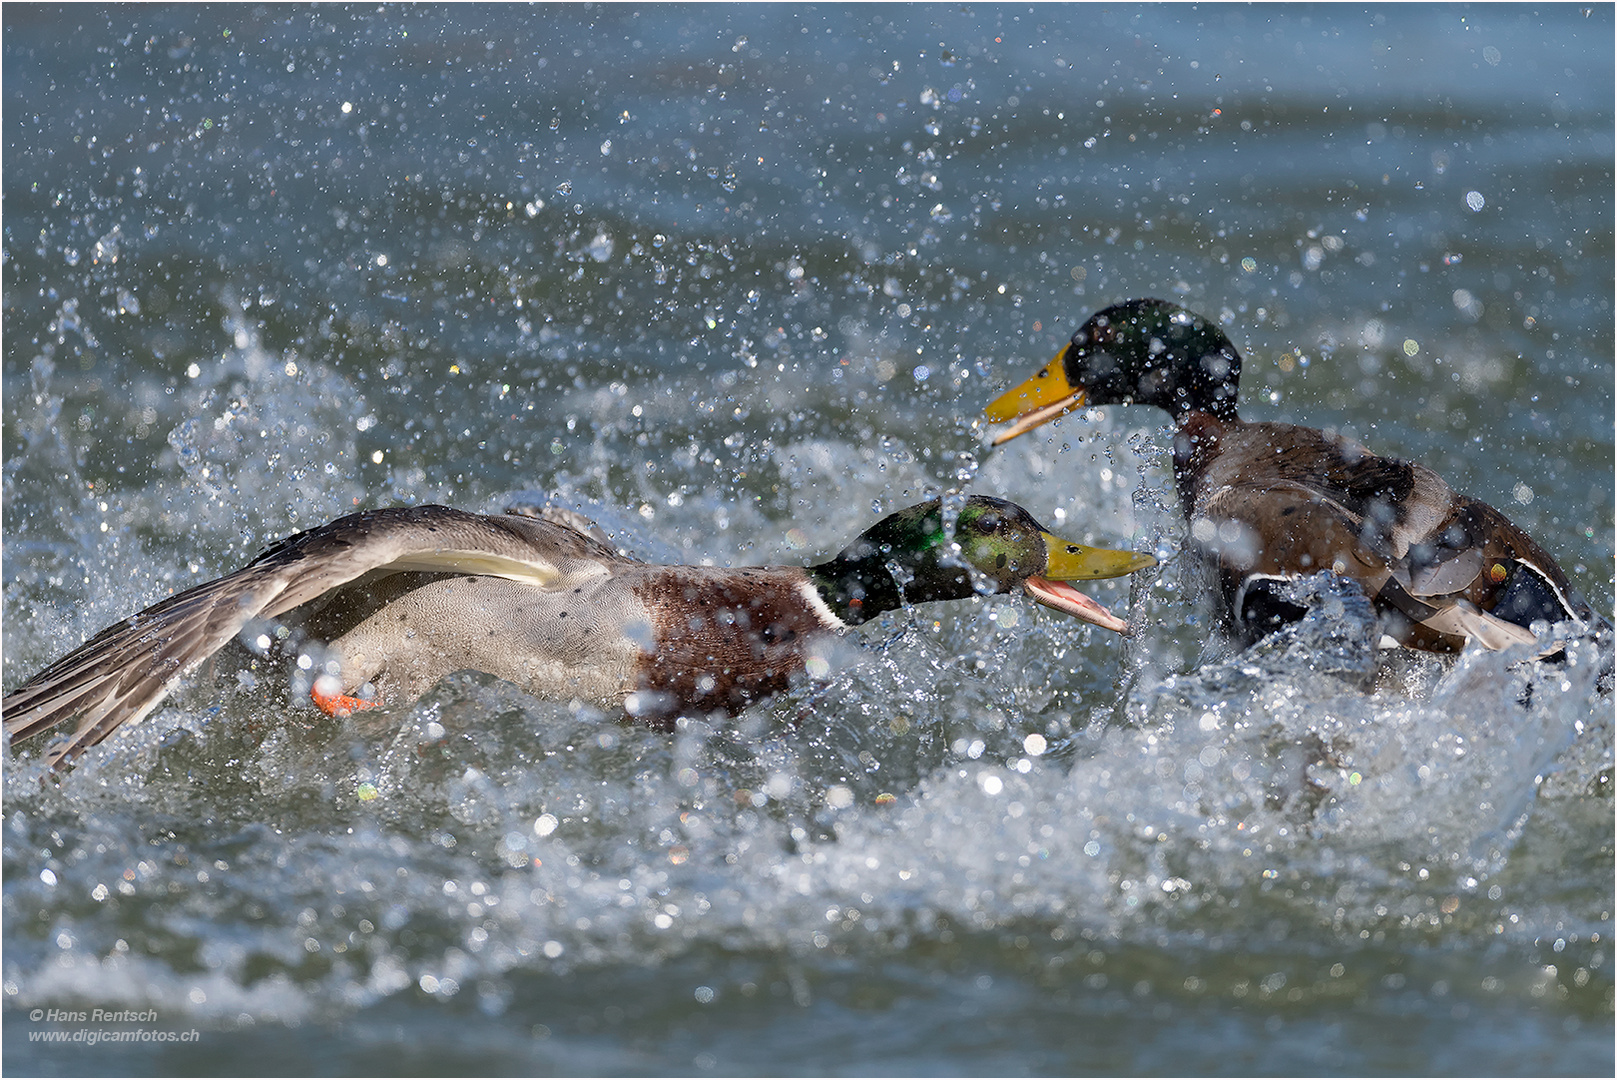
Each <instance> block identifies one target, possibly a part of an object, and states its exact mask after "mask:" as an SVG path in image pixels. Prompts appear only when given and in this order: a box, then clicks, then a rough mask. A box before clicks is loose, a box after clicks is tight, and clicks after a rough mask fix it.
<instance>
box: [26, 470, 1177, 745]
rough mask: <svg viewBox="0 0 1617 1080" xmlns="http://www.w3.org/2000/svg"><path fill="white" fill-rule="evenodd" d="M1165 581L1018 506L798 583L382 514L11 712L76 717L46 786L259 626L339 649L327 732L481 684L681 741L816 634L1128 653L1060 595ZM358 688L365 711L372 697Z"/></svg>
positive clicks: (594, 531) (861, 555)
mask: <svg viewBox="0 0 1617 1080" xmlns="http://www.w3.org/2000/svg"><path fill="white" fill-rule="evenodd" d="M1154 562H1155V560H1153V559H1152V558H1151V557H1150V556H1149V555H1140V554H1136V553H1134V552H1129V551H1109V550H1105V549H1101V548H1090V547H1085V546H1083V545H1081V544H1073V543H1068V542H1067V541H1065V540H1062V539H1060V538H1058V537H1056V536H1053V535H1051V534H1050V533H1049V532H1048V531H1046V530H1045V529H1044V527H1043V526H1041V525H1040V524H1039V523H1038V522H1037V521H1036V520H1034V518H1033V516H1032V515H1031V514H1029V513H1028V512H1027V511H1026V510H1024V509H1022V508H1021V507H1020V506H1017V505H1015V504H1014V503H1009V502H1005V501H1004V500H1001V499H994V498H990V497H987V496H982V495H975V496H972V497H971V498H969V499H967V500H965V502H964V505H963V506H962V507H961V508H960V511H959V515H958V517H957V520H956V521H955V524H954V527H953V529H952V530H950V529H949V528H947V527H946V525H945V521H944V512H943V507H942V505H941V502H940V500H937V499H934V500H932V501H931V502H927V503H922V504H920V505H918V506H912V507H910V508H908V509H906V510H901V511H899V512H898V513H896V514H893V515H891V516H890V517H887V518H884V519H883V520H882V521H880V522H878V523H877V524H876V525H874V526H873V527H871V528H870V529H869V530H867V531H866V532H865V533H864V534H862V535H861V536H860V537H859V538H858V539H857V540H855V541H854V542H853V543H852V544H850V545H849V546H848V547H847V548H845V549H844V550H843V551H842V552H841V553H840V554H839V555H837V557H836V558H834V559H832V560H830V561H829V562H825V563H821V564H819V565H817V566H811V567H807V568H802V567H757V568H738V569H725V568H720V567H704V566H658V565H652V564H648V563H643V562H640V561H638V560H635V559H633V558H629V557H627V556H625V555H623V554H621V553H620V552H619V551H618V550H616V549H615V548H613V547H612V546H611V545H610V544H609V542H607V541H606V536H605V533H604V532H602V531H601V530H600V529H599V528H598V527H596V526H594V524H593V523H592V522H590V521H589V520H588V519H587V518H583V517H582V516H581V515H577V514H573V513H571V512H569V511H559V512H557V511H541V512H538V513H533V512H529V511H508V512H507V513H505V514H500V515H492V516H487V515H482V514H473V513H468V512H466V511H463V510H454V509H450V508H449V507H444V506H415V507H407V508H393V509H384V510H369V511H365V512H362V513H357V514H350V515H349V516H347V517H343V518H339V519H337V520H336V521H333V522H331V523H330V524H327V525H322V526H320V527H318V528H315V529H310V530H308V531H307V532H301V533H298V534H297V535H295V536H292V537H289V538H287V539H285V540H281V541H279V542H277V543H275V544H273V545H271V546H270V547H269V548H268V549H267V550H265V551H264V553H263V554H262V555H260V556H259V557H258V558H256V559H254V560H253V561H252V562H251V563H249V564H248V565H247V566H245V567H243V568H242V569H240V570H238V571H236V572H235V573H233V574H230V575H227V576H226V577H222V578H219V579H218V580H216V581H210V582H207V583H206V584H202V585H197V586H195V587H193V588H190V589H187V590H185V591H184V592H181V593H178V594H176V595H174V596H171V597H169V598H168V599H166V600H163V601H161V602H159V603H157V604H154V605H152V606H151V607H149V608H147V609H146V610H144V611H142V612H140V613H139V614H136V615H133V616H130V617H129V618H127V619H125V620H123V621H122V622H119V623H116V624H115V625H113V626H110V627H108V628H107V629H105V630H103V631H101V633H99V634H97V635H96V636H95V637H94V638H92V639H90V640H89V641H88V642H86V643H85V644H84V645H82V646H80V647H79V648H77V649H75V650H74V651H73V652H71V653H69V654H68V655H67V656H65V657H63V658H62V659H61V660H59V661H57V662H56V663H54V664H52V665H51V666H50V667H48V668H46V669H45V670H44V671H42V672H40V673H39V674H38V675H35V676H34V677H33V678H31V679H29V680H28V681H27V682H26V683H24V684H23V685H22V686H21V687H19V688H17V689H16V690H15V691H13V692H12V693H11V694H10V695H9V696H8V697H6V698H5V699H4V701H3V702H0V712H3V714H4V721H5V729H6V731H7V732H8V733H9V734H10V736H11V738H12V740H13V742H15V741H17V740H20V739H25V738H27V737H29V736H31V735H34V734H36V733H38V732H41V731H44V730H46V729H47V728H50V727H52V726H53V725H55V724H56V723H57V722H59V721H61V720H65V719H67V718H68V717H71V716H75V715H77V716H79V717H80V720H79V724H78V727H77V728H76V729H75V730H74V732H73V734H72V736H71V738H69V739H67V740H66V742H65V743H62V744H60V745H58V746H56V747H54V748H52V749H51V750H50V751H49V752H48V753H47V754H46V760H47V762H48V763H49V764H50V766H51V767H52V768H55V767H56V766H58V765H59V764H60V763H61V762H63V761H65V760H68V759H71V758H73V757H75V756H77V755H78V754H79V753H80V752H82V751H83V750H85V749H86V748H87V747H90V746H93V745H95V744H96V743H98V742H100V741H101V740H102V739H104V738H106V737H107V736H108V735H109V734H111V733H112V731H113V730H114V729H115V728H117V727H118V726H119V725H120V724H124V723H129V722H133V721H136V720H139V719H141V718H142V717H144V716H145V715H146V714H147V713H149V712H151V711H152V709H154V708H155V707H156V706H157V704H158V703H159V702H160V701H162V699H163V697H164V695H165V694H166V693H167V692H168V690H169V689H170V688H171V687H172V686H173V685H174V684H175V682H176V681H177V680H178V679H179V678H180V677H181V676H183V675H185V674H186V673H187V672H188V671H190V670H192V669H193V668H195V667H196V666H197V665H198V664H200V663H201V662H202V661H204V660H206V659H207V658H208V657H210V656H212V655H213V654H214V653H216V652H218V651H219V650H220V649H221V648H222V647H224V646H225V645H226V644H228V643H229V642H231V641H232V639H234V638H236V636H237V635H238V634H241V633H242V631H244V630H247V631H248V633H247V634H245V635H243V637H244V639H246V640H251V641H254V642H256V644H257V647H258V649H259V650H260V651H261V652H262V651H264V650H266V649H267V648H269V647H270V646H271V645H272V643H273V642H274V641H275V639H276V638H277V637H283V636H285V634H284V633H283V632H282V631H280V630H277V628H276V624H274V623H271V622H268V621H267V620H282V621H281V624H280V625H281V627H283V628H284V627H286V626H288V625H296V626H297V629H298V634H297V635H296V636H294V637H293V638H292V640H293V642H294V643H296V642H297V641H299V640H314V641H325V642H328V643H329V645H328V646H327V648H326V649H325V651H324V652H323V653H322V652H321V651H320V650H318V649H315V650H309V649H304V650H303V651H304V653H305V655H315V656H317V657H318V660H317V661H316V669H317V670H321V669H323V670H324V671H325V672H327V674H324V675H321V676H319V677H318V678H316V679H315V680H314V684H313V687H312V694H311V696H312V697H313V699H314V701H315V704H316V705H318V706H319V707H320V708H321V709H322V710H323V711H325V712H326V713H328V714H330V715H337V716H340V715H347V714H349V713H350V712H352V711H353V710H356V709H363V708H369V707H372V706H373V705H375V704H377V703H379V702H382V701H385V702H386V703H388V704H391V705H404V704H409V703H411V702H413V701H415V700H416V699H417V698H419V697H420V696H421V695H422V694H423V693H425V692H426V691H427V690H428V689H429V688H430V687H431V686H432V685H433V684H434V683H436V682H437V681H438V680H439V679H441V678H443V677H444V676H445V675H448V674H449V673H451V672H454V671H461V670H465V669H475V670H478V671H484V672H487V673H489V674H491V675H495V676H498V677H499V678H502V679H506V680H509V681H510V682H512V683H515V684H516V685H518V686H520V687H522V688H523V689H525V690H527V691H528V692H530V693H532V694H535V695H536V696H538V697H542V698H549V699H557V700H563V701H566V700H571V699H573V698H577V699H580V700H582V701H585V702H589V703H591V704H594V705H597V706H601V707H604V708H622V709H624V711H626V712H627V713H628V714H629V715H631V716H633V717H635V718H637V719H639V720H641V721H643V722H646V723H648V724H651V725H652V726H655V727H662V728H668V727H671V726H672V723H673V720H674V718H675V717H676V716H677V715H678V714H680V713H681V712H687V713H698V714H706V713H709V712H715V711H717V712H724V713H729V714H734V713H737V712H739V711H740V710H741V709H743V708H744V707H746V706H747V705H748V704H749V703H751V702H753V701H756V700H758V699H760V698H762V697H764V696H766V695H768V694H772V693H774V692H776V691H779V690H782V689H784V688H785V687H786V686H787V685H788V683H789V681H790V678H791V676H792V675H793V674H794V673H796V672H798V671H801V670H802V669H803V666H804V662H805V650H806V647H807V646H808V645H809V643H810V642H811V641H812V640H813V639H814V638H815V637H816V636H817V635H821V634H826V633H839V632H842V631H845V630H847V629H848V628H849V627H852V626H857V625H859V624H860V623H863V622H865V621H867V620H869V619H871V618H874V617H875V616H877V615H880V614H881V613H883V612H886V611H892V610H894V609H895V608H898V607H901V606H902V605H904V604H906V603H909V604H920V603H928V602H931V601H934V600H952V599H959V598H964V597H968V596H973V595H976V594H978V593H1008V592H1013V591H1018V590H1020V591H1022V592H1025V593H1026V594H1027V595H1028V596H1030V597H1032V598H1033V599H1034V600H1036V601H1038V602H1039V603H1040V604H1043V605H1045V606H1047V607H1051V608H1054V609H1056V610H1058V611H1064V612H1066V613H1068V614H1070V615H1074V616H1076V617H1078V618H1080V619H1083V620H1085V621H1087V622H1091V623H1094V624H1095V625H1097V626H1102V627H1106V628H1107V629H1111V630H1115V631H1118V632H1120V633H1122V632H1125V631H1126V629H1127V627H1126V626H1125V625H1124V623H1123V622H1122V620H1120V619H1118V618H1116V617H1115V616H1113V615H1112V614H1111V613H1110V612H1108V611H1107V610H1106V609H1105V608H1104V607H1102V606H1101V605H1100V604H1098V603H1096V602H1095V601H1093V600H1091V599H1090V598H1089V597H1087V596H1085V595H1084V594H1082V593H1080V592H1079V591H1078V590H1076V589H1074V588H1073V587H1072V586H1071V585H1068V584H1066V582H1067V581H1070V580H1078V579H1094V578H1109V577H1120V576H1122V575H1124V574H1127V573H1130V572H1131V571H1134V570H1139V569H1142V568H1144V567H1147V566H1151V565H1154ZM283 617H285V618H284V619H283ZM255 629H257V630H259V631H261V632H260V633H258V634H256V635H255V634H254V632H253V631H254V630H255ZM294 655H295V653H294ZM366 687H368V688H369V689H370V690H371V691H373V696H362V688H366Z"/></svg>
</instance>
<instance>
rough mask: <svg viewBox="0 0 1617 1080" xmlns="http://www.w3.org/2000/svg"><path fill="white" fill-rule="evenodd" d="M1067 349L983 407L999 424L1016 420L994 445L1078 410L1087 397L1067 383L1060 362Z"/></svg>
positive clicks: (991, 418)
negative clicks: (1019, 383)
mask: <svg viewBox="0 0 1617 1080" xmlns="http://www.w3.org/2000/svg"><path fill="white" fill-rule="evenodd" d="M1066 352H1067V350H1066V349H1062V350H1061V352H1058V353H1056V357H1055V359H1054V360H1051V361H1050V362H1049V363H1048V364H1046V365H1045V367H1044V369H1043V370H1042V371H1040V372H1039V373H1038V374H1037V375H1034V376H1033V377H1032V378H1031V379H1029V380H1027V381H1026V382H1024V383H1023V384H1022V385H1020V386H1018V387H1016V388H1015V389H1013V390H1007V391H1006V392H1005V393H1003V394H1001V395H1000V396H999V397H997V398H995V399H994V400H993V401H992V402H991V403H990V404H989V406H988V408H987V409H985V410H984V413H985V414H986V415H987V417H988V419H989V420H990V421H992V422H993V423H996V424H1000V423H1004V422H1005V421H1007V420H1015V421H1016V423H1014V424H1012V425H1011V426H1010V427H1008V428H1006V429H1005V430H1004V431H1002V432H1000V433H999V434H998V435H995V436H994V442H993V445H995V446H998V445H999V444H1000V443H1004V442H1009V441H1010V440H1012V439H1014V438H1016V437H1017V436H1018V435H1020V434H1022V433H1023V432H1026V431H1032V430H1033V429H1034V428H1036V427H1038V426H1039V425H1040V424H1043V423H1045V422H1047V421H1050V420H1054V419H1055V418H1056V417H1058V416H1061V415H1063V414H1065V413H1069V412H1071V411H1072V410H1074V409H1081V408H1083V406H1084V402H1085V401H1086V400H1087V399H1086V398H1085V396H1084V388H1083V387H1081V386H1079V387H1076V388H1075V387H1073V386H1072V385H1071V384H1070V383H1068V382H1067V372H1066V369H1065V367H1064V365H1063V364H1062V362H1061V358H1062V357H1063V356H1064V355H1066Z"/></svg>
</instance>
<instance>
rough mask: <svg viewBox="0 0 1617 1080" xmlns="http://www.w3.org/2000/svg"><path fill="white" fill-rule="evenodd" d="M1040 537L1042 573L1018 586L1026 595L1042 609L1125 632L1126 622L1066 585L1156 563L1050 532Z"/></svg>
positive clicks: (1119, 574) (1128, 572)
mask: <svg viewBox="0 0 1617 1080" xmlns="http://www.w3.org/2000/svg"><path fill="white" fill-rule="evenodd" d="M1043 535H1044V549H1045V569H1044V574H1042V575H1038V574H1035V575H1034V576H1032V577H1030V578H1028V579H1027V580H1026V581H1025V582H1023V583H1022V587H1023V588H1024V589H1026V590H1027V594H1028V595H1029V596H1031V597H1032V598H1033V599H1034V600H1036V601H1038V602H1039V603H1041V604H1043V605H1044V606H1045V607H1049V608H1054V609H1055V610H1057V611H1064V612H1066V613H1067V614H1068V615H1071V616H1073V617H1074V618H1078V619H1082V620H1083V621H1084V622H1088V623H1094V624H1095V625H1096V626H1101V627H1105V628H1106V629H1107V630H1115V631H1117V632H1118V633H1119V634H1126V633H1128V624H1127V623H1125V622H1124V621H1123V620H1122V619H1119V618H1118V617H1117V616H1115V615H1113V614H1112V613H1111V612H1110V611H1107V610H1106V608H1105V607H1104V606H1102V605H1101V604H1099V603H1097V602H1096V601H1094V600H1091V599H1090V598H1089V597H1087V596H1085V595H1084V594H1083V593H1081V592H1079V591H1078V590H1077V589H1075V588H1073V587H1072V586H1071V585H1068V584H1067V582H1069V581H1080V580H1083V581H1093V580H1095V579H1097V578H1115V577H1122V576H1123V575H1124V574H1132V573H1133V572H1134V571H1136V570H1144V569H1146V568H1147V567H1150V566H1155V565H1156V564H1157V560H1155V559H1153V558H1152V557H1151V556H1149V555H1145V554H1142V553H1141V552H1138V551H1113V550H1111V549H1109V548H1094V547H1087V546H1085V545H1083V544H1075V543H1072V542H1071V541H1069V540H1063V539H1061V537H1059V536H1055V535H1053V534H1051V533H1044V534H1043Z"/></svg>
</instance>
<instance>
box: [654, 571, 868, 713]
mask: <svg viewBox="0 0 1617 1080" xmlns="http://www.w3.org/2000/svg"><path fill="white" fill-rule="evenodd" d="M809 588H811V586H809V584H808V580H807V578H806V576H805V575H804V574H803V572H802V571H801V570H795V569H790V568H781V569H776V568H769V567H766V568H757V569H746V570H734V569H719V568H707V567H668V568H666V569H658V570H652V571H650V572H648V573H647V574H646V575H645V580H644V581H643V582H641V583H638V584H637V585H636V592H637V594H638V595H639V596H640V598H641V600H642V601H643V602H644V603H645V605H646V607H647V609H648V610H650V611H651V612H652V619H653V625H652V627H651V638H652V640H651V641H650V642H649V643H647V646H649V647H647V646H643V647H642V652H641V656H640V661H639V663H638V664H637V665H636V682H637V684H638V686H639V689H640V690H641V695H640V699H639V702H640V707H639V708H637V709H636V710H635V711H636V715H637V717H638V718H639V719H640V720H641V721H643V722H645V723H647V724H649V725H650V726H652V727H656V728H660V729H667V728H669V727H671V726H672V724H673V720H674V718H675V717H676V716H678V715H679V714H680V713H682V712H684V713H689V714H693V715H702V714H706V713H711V712H722V713H725V714H727V715H734V714H736V713H739V712H740V711H742V710H743V709H745V708H746V707H747V706H748V705H750V704H751V703H752V702H754V701H757V700H759V699H760V698H763V697H767V696H768V695H770V694H773V693H776V692H778V691H781V690H784V689H786V687H787V686H788V685H789V684H790V682H791V679H792V676H793V675H795V674H796V673H797V672H799V671H801V670H802V668H803V661H804V648H805V646H806V645H807V644H808V643H809V641H810V640H811V639H812V638H813V637H814V636H815V635H817V634H824V633H828V632H831V631H834V630H836V629H839V627H837V626H836V624H835V623H834V622H832V621H830V619H829V617H828V615H829V613H822V612H821V611H820V610H817V609H816V606H815V604H814V603H813V601H812V600H811V599H810V594H809V593H808V592H807V591H806V590H808V589H809Z"/></svg>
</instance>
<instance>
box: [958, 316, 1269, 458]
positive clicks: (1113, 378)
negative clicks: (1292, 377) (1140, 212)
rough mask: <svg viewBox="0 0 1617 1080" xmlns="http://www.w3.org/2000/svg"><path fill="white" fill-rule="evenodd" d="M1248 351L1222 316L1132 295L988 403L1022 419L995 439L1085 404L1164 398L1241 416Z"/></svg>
mask: <svg viewBox="0 0 1617 1080" xmlns="http://www.w3.org/2000/svg"><path fill="white" fill-rule="evenodd" d="M1240 377H1241V354H1240V353H1238V352H1236V351H1235V346H1234V345H1232V344H1231V343H1230V339H1229V337H1228V336H1226V335H1225V333H1224V331H1223V330H1221V329H1219V327H1218V324H1216V323H1214V322H1210V321H1209V320H1207V319H1204V318H1202V317H1201V316H1200V315H1197V314H1196V313H1195V312H1192V311H1187V310H1185V309H1184V308H1182V307H1180V306H1179V305H1178V304H1171V303H1169V302H1168V301H1166V300H1130V301H1128V302H1126V303H1122V304H1116V305H1114V306H1112V307H1109V308H1107V309H1106V310H1104V311H1100V312H1097V313H1096V314H1094V315H1092V316H1091V317H1090V319H1089V321H1088V322H1086V323H1084V325H1083V326H1081V327H1079V328H1078V332H1077V333H1075V334H1073V335H1072V340H1071V341H1069V342H1068V343H1067V346H1066V348H1064V349H1062V350H1061V351H1060V352H1059V353H1057V354H1056V356H1055V359H1053V360H1051V361H1050V363H1049V364H1048V365H1046V366H1045V367H1044V369H1043V370H1041V371H1040V372H1039V373H1038V374H1036V375H1034V376H1033V377H1032V378H1030V379H1028V380H1027V381H1026V382H1024V383H1022V384H1021V385H1019V386H1017V387H1015V388H1014V389H1012V390H1009V391H1007V392H1006V393H1004V394H1002V395H1000V396H999V397H998V398H996V399H995V400H994V401H993V402H992V403H991V404H990V405H989V406H988V408H987V410H986V413H987V416H988V419H989V420H991V421H994V422H995V423H1000V422H1003V421H1007V420H1014V421H1016V423H1015V424H1013V425H1012V426H1011V427H1010V428H1009V429H1007V430H1005V431H1003V432H1000V433H999V434H998V435H997V436H995V438H994V443H995V444H996V445H998V444H999V443H1002V442H1006V441H1007V440H1009V439H1013V438H1015V437H1016V436H1017V435H1020V434H1022V433H1023V432H1025V431H1030V430H1032V429H1033V428H1035V427H1038V426H1039V425H1040V424H1043V423H1045V422H1047V421H1049V420H1053V419H1055V418H1056V417H1058V416H1060V415H1062V414H1063V413H1067V412H1070V411H1072V410H1073V409H1078V408H1082V407H1084V406H1086V405H1129V404H1140V405H1157V406H1160V407H1161V408H1164V409H1166V410H1168V412H1169V413H1171V414H1173V417H1174V419H1175V420H1179V421H1183V420H1184V418H1185V416H1186V415H1188V414H1189V413H1191V412H1205V413H1209V414H1211V415H1213V416H1216V417H1218V418H1219V419H1221V420H1234V419H1235V418H1236V413H1235V398H1236V393H1237V389H1238V383H1239V381H1240Z"/></svg>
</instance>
